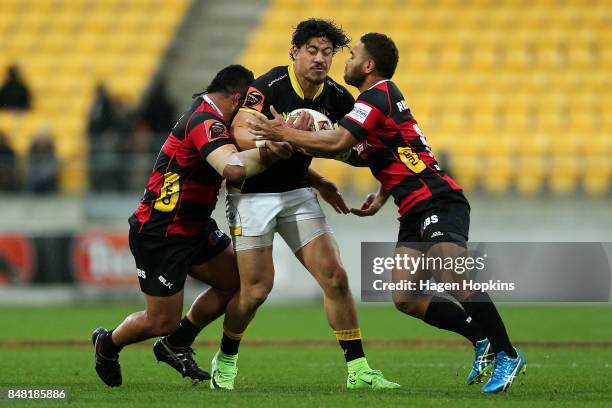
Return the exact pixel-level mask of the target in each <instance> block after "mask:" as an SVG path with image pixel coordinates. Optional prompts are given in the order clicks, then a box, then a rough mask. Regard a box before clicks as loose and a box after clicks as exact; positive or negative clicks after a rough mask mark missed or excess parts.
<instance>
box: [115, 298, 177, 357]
mask: <svg viewBox="0 0 612 408" xmlns="http://www.w3.org/2000/svg"><path fill="white" fill-rule="evenodd" d="M144 298H145V305H146V307H145V310H143V311H141V312H136V313H132V314H131V315H129V316H128V317H126V318H125V320H124V321H123V323H121V324H120V325H119V326H118V327H117V328H116V329H115V330H113V331H112V342H113V343H114V344H115V345H116V346H117V347H119V348H121V347H124V346H127V345H128V344H133V343H137V342H139V341H143V340H146V339H150V338H152V337H157V336H164V335H166V334H168V333H171V332H172V331H174V330H175V329H176V328H177V327H178V324H179V321H180V320H181V311H182V308H183V290H181V291H180V292H178V293H177V294H175V295H172V296H168V297H159V296H149V295H144Z"/></svg>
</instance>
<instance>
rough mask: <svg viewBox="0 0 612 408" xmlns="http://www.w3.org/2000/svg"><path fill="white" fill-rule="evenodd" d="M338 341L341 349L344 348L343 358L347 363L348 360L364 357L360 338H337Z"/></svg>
mask: <svg viewBox="0 0 612 408" xmlns="http://www.w3.org/2000/svg"><path fill="white" fill-rule="evenodd" d="M338 343H340V347H342V350H344V359H345V360H346V362H347V363H348V362H349V361H353V360H357V359H358V358H361V357H365V353H364V352H363V345H362V344H361V339H357V340H338Z"/></svg>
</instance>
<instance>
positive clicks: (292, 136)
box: [245, 106, 358, 154]
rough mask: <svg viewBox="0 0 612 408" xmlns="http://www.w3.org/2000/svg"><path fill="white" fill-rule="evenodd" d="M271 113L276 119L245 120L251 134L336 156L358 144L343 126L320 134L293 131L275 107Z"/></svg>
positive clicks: (271, 109)
mask: <svg viewBox="0 0 612 408" xmlns="http://www.w3.org/2000/svg"><path fill="white" fill-rule="evenodd" d="M270 111H271V112H272V115H274V119H270V120H264V119H262V118H260V117H255V116H252V117H250V118H247V119H245V122H246V125H247V126H248V129H249V131H250V133H251V134H252V135H255V137H257V138H261V139H267V140H273V141H287V142H290V143H291V144H293V145H294V146H296V147H301V148H303V149H305V150H307V151H314V152H325V153H335V154H339V153H342V152H345V151H347V150H348V149H350V148H352V147H353V146H355V145H356V144H357V142H358V141H357V139H355V137H354V136H353V135H352V134H351V133H350V132H349V131H348V130H346V129H345V128H343V127H342V126H340V127H339V128H337V129H334V130H320V131H318V132H307V131H304V130H299V129H292V128H290V127H289V126H287V124H286V123H285V121H284V120H283V117H282V116H281V115H279V114H278V112H276V110H275V109H274V106H271V107H270Z"/></svg>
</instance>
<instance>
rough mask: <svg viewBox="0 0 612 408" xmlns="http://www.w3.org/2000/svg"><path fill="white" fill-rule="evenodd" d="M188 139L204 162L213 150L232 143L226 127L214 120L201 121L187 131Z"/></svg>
mask: <svg viewBox="0 0 612 408" xmlns="http://www.w3.org/2000/svg"><path fill="white" fill-rule="evenodd" d="M188 137H189V138H191V140H192V141H193V144H194V145H195V148H196V149H197V150H198V152H200V155H201V156H202V158H203V159H204V160H206V157H207V156H208V155H209V154H210V153H211V152H212V151H214V150H215V149H218V148H219V147H221V146H224V145H226V144H232V143H233V141H232V139H231V137H230V135H229V132H228V130H227V126H225V125H224V124H223V123H222V122H221V121H219V120H216V119H207V120H203V121H201V122H200V123H198V124H197V125H195V126H194V127H193V128H192V129H191V130H190V131H189V133H188Z"/></svg>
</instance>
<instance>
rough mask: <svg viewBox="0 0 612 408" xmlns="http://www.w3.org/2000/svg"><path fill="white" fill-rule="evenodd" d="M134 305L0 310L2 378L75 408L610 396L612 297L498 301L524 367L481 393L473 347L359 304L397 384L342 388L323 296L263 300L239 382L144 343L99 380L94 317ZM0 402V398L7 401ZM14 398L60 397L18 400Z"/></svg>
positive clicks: (209, 345) (376, 354)
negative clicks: (593, 301) (109, 377)
mask: <svg viewBox="0 0 612 408" xmlns="http://www.w3.org/2000/svg"><path fill="white" fill-rule="evenodd" d="M138 308H139V305H101V304H100V305H80V306H61V307H44V308H39V307H29V308H24V307H4V308H0V387H9V386H10V387H33V388H67V389H69V393H70V402H69V406H75V407H107V406H111V405H113V406H125V407H137V406H146V407H150V408H153V407H164V408H167V407H173V408H174V407H187V406H211V407H214V406H218V407H229V406H258V407H259V406H278V407H286V406H304V407H306V406H308V407H313V406H314V407H318V406H325V407H327V406H338V407H340V406H341V407H348V406H356V407H358V406H368V407H383V406H390V407H391V406H393V407H400V406H401V407H405V406H413V407H424V406H448V407H480V406H484V407H488V406H491V407H493V406H495V407H499V406H511V407H529V408H533V407H539V406H550V407H569V406H581V407H590V406H601V407H604V406H611V405H612V379H611V378H612V307H611V306H610V305H506V306H503V307H502V308H501V313H502V315H503V316H504V318H505V321H506V324H507V326H508V328H509V331H510V333H511V336H512V338H513V339H514V340H515V341H516V342H517V344H518V345H519V346H520V347H521V350H522V351H523V352H524V353H525V355H526V357H527V364H528V370H527V375H526V376H525V377H523V378H521V379H519V380H518V381H517V383H515V385H514V386H513V388H512V389H511V391H510V392H508V393H504V394H501V395H495V396H484V395H482V394H481V393H480V386H477V385H475V386H472V387H468V386H466V385H464V380H465V376H466V375H467V372H468V369H469V365H470V363H471V356H472V351H471V348H470V347H469V346H468V344H467V343H466V342H465V341H463V340H462V339H461V338H459V337H457V336H456V335H452V334H448V333H445V332H442V331H439V330H435V329H432V328H430V327H428V326H426V325H425V324H423V323H421V322H419V321H417V320H414V319H411V318H409V317H407V316H404V315H401V314H400V313H398V312H395V311H394V310H393V309H392V308H391V307H389V306H362V307H360V319H361V327H362V330H363V333H364V336H365V338H366V340H365V347H366V353H367V355H368V359H369V361H370V364H371V365H372V366H373V367H375V368H379V369H381V370H383V372H384V373H385V375H386V376H387V378H389V379H392V380H395V381H397V382H399V383H401V384H402V388H401V389H400V390H397V391H389V392H368V391H359V392H349V391H347V390H346V389H345V385H344V383H345V381H346V368H345V364H344V361H343V358H342V353H341V351H340V350H339V347H338V346H337V343H336V342H335V341H334V340H333V334H332V333H331V331H330V329H329V328H328V326H327V323H326V321H325V319H324V314H323V310H322V308H321V307H320V306H315V305H305V306H264V307H263V308H262V309H261V310H260V312H259V314H258V315H257V318H256V319H255V321H254V322H253V324H252V325H251V327H250V328H249V331H248V332H247V336H246V339H245V341H244V344H243V346H242V348H241V353H240V359H239V368H240V371H239V374H238V375H239V377H238V380H237V384H236V385H237V390H236V391H234V392H232V393H228V392H219V391H213V390H210V389H209V388H208V387H207V384H206V386H204V384H201V385H199V386H196V387H194V386H191V384H190V383H189V382H188V381H187V380H183V379H181V378H180V377H179V376H178V375H177V374H176V372H174V371H173V370H172V369H171V368H170V367H168V366H166V365H157V364H156V363H155V360H154V357H153V354H152V351H151V348H150V345H151V344H150V343H144V344H141V345H138V346H134V347H128V348H126V349H125V350H124V351H123V352H122V354H121V363H122V368H123V378H124V384H123V386H122V387H121V388H118V389H108V388H106V387H105V386H104V385H103V384H102V383H101V381H100V380H99V379H98V378H97V376H96V374H95V372H94V370H93V354H92V350H91V347H90V346H89V344H88V340H89V336H90V334H91V331H92V330H93V329H94V328H95V327H96V326H99V325H102V326H106V327H114V326H115V325H116V324H117V323H118V322H119V321H120V320H121V319H122V318H123V317H124V316H125V315H127V314H128V313H129V312H131V311H134V310H137V309H138ZM220 333H221V331H220V324H219V322H216V323H215V324H214V325H212V326H211V327H209V328H207V329H205V331H204V332H203V333H202V335H201V337H200V338H199V340H198V344H196V349H197V351H198V354H197V356H196V359H197V360H198V361H199V362H200V363H201V364H202V365H203V366H204V367H209V360H210V358H211V357H212V355H213V354H214V352H215V351H216V349H217V341H218V338H219V335H220ZM10 405H11V404H10V403H7V402H2V401H0V407H4V406H10ZM12 405H14V406H18V407H25V406H29V405H31V406H36V407H41V406H45V407H49V406H54V405H55V406H66V404H52V403H30V404H28V403H21V402H20V403H15V404H12Z"/></svg>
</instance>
